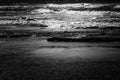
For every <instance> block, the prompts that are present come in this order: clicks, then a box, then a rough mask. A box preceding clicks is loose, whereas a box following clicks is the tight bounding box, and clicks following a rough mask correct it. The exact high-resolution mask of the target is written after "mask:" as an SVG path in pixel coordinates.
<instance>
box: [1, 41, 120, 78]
mask: <svg viewBox="0 0 120 80" xmlns="http://www.w3.org/2000/svg"><path fill="white" fill-rule="evenodd" d="M119 52H120V49H119V43H117V42H115V43H64V42H63V43H58V42H56V43H51V42H47V41H46V40H32V41H31V40H24V41H23V40H22V41H21V40H12V41H10V40H9V41H7V42H6V41H1V43H0V79H1V80H26V79H27V80H46V79H47V80H68V79H72V80H73V79H74V80H76V79H83V80H103V79H104V80H106V79H113V80H119V73H120V68H119V67H120V64H119V63H120V60H119V57H120V54H119Z"/></svg>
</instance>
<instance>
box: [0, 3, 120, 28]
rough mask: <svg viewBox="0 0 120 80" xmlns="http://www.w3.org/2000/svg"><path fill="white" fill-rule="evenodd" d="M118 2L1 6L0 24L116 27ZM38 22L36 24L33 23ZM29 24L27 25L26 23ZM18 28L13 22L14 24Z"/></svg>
mask: <svg viewBox="0 0 120 80" xmlns="http://www.w3.org/2000/svg"><path fill="white" fill-rule="evenodd" d="M119 8H120V7H119V4H92V3H77V4H37V5H32V4H31V5H23V6H20V5H18V6H0V9H1V11H0V24H11V26H10V27H11V28H12V26H13V25H12V24H28V21H26V19H20V18H21V17H27V18H30V19H32V20H31V21H29V24H34V25H32V27H34V26H35V27H39V26H40V24H43V25H47V26H48V27H47V28H46V30H49V29H50V30H51V29H53V30H66V29H76V28H78V27H95V26H97V27H111V26H115V27H119V25H120V23H119V21H120V17H119V16H120V12H119ZM35 24H39V25H35ZM25 26H30V25H25ZM16 27H17V28H19V27H18V26H15V25H14V28H16Z"/></svg>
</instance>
